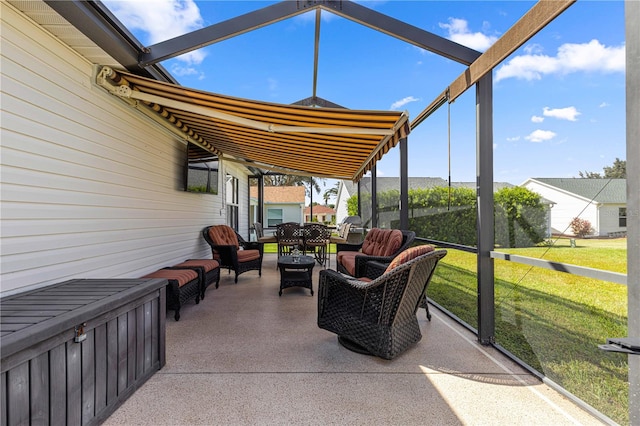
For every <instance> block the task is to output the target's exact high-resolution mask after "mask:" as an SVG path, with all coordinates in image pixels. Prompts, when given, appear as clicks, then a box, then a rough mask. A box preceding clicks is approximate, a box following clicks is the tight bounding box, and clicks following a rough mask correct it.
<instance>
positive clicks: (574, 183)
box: [533, 178, 627, 204]
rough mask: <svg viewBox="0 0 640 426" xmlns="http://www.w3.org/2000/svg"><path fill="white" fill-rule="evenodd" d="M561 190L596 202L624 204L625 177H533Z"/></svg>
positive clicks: (625, 199) (625, 194) (625, 192)
mask: <svg viewBox="0 0 640 426" xmlns="http://www.w3.org/2000/svg"><path fill="white" fill-rule="evenodd" d="M533 179H534V180H536V181H538V182H540V183H543V184H546V185H549V186H554V187H556V188H558V189H561V190H563V191H567V192H570V193H572V194H576V195H579V196H581V197H584V198H588V199H590V200H594V201H596V202H598V203H608V204H626V202H627V180H626V179H608V178H605V179H583V178H533Z"/></svg>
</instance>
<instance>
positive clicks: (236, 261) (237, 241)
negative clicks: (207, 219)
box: [202, 225, 264, 283]
mask: <svg viewBox="0 0 640 426" xmlns="http://www.w3.org/2000/svg"><path fill="white" fill-rule="evenodd" d="M202 236H203V237H204V239H205V241H206V242H207V243H208V244H209V245H210V246H211V252H212V254H213V258H214V259H216V260H217V261H218V262H219V263H220V268H227V269H228V270H229V273H231V270H233V271H234V272H235V274H236V276H235V282H236V283H237V282H238V275H240V274H242V273H244V272H247V271H255V270H257V271H258V274H259V275H260V276H262V257H263V254H264V243H260V242H249V241H245V239H244V238H242V236H241V235H240V234H238V233H237V232H236V231H235V230H234V229H233V228H231V227H230V226H227V225H215V226H207V227H206V228H204V229H203V230H202Z"/></svg>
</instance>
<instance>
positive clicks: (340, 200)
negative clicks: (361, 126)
mask: <svg viewBox="0 0 640 426" xmlns="http://www.w3.org/2000/svg"><path fill="white" fill-rule="evenodd" d="M360 183H361V185H362V186H361V188H363V189H362V190H363V191H370V190H371V189H370V188H371V178H370V177H364V178H362V180H361V181H360ZM448 186H449V182H448V181H447V180H446V179H442V178H439V177H410V178H409V189H420V188H436V187H448ZM476 186H477V184H476V182H451V187H452V188H471V189H475V188H476ZM511 186H514V185H512V184H510V183H508V182H494V183H493V191H494V192H495V191H498V190H500V189H502V188H505V187H511ZM376 189H377V191H378V192H385V191H389V190H392V189H397V190H400V178H399V177H378V178H377V179H376ZM353 195H358V185H357V184H356V183H353V182H351V181H344V180H343V181H340V185H339V187H338V196H337V197H336V223H340V222H342V221H343V220H344V219H345V218H346V217H347V216H349V213H348V211H347V200H348V199H349V198H350V197H352V196H353Z"/></svg>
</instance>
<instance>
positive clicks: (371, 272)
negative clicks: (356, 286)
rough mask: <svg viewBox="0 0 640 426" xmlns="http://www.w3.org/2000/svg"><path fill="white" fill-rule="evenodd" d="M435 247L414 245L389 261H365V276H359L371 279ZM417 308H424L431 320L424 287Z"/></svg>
mask: <svg viewBox="0 0 640 426" xmlns="http://www.w3.org/2000/svg"><path fill="white" fill-rule="evenodd" d="M433 250H435V248H434V247H433V246H432V245H428V244H424V245H420V246H415V247H411V248H408V249H407V250H405V251H403V252H402V253H400V254H399V255H398V256H396V258H395V259H393V261H392V262H390V263H381V262H367V266H366V272H365V276H366V278H365V277H362V278H359V279H360V280H363V281H371V280H373V279H375V278H378V277H379V276H381V275H382V274H384V273H385V272H387V270H391V269H393V268H395V267H396V266H399V265H400V264H402V263H404V262H407V261H409V260H411V259H414V258H416V257H418V256H421V255H423V254H426V253H429V252H432V251H433ZM418 307H419V308H424V309H425V311H426V312H427V320H429V321H431V313H430V312H429V303H428V301H427V291H426V289H425V292H424V295H423V296H422V300H421V302H420V305H419V306H418Z"/></svg>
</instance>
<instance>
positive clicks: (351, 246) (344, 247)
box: [336, 243, 362, 252]
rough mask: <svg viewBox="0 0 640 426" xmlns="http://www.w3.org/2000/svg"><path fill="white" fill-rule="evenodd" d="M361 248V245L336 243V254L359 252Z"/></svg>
mask: <svg viewBox="0 0 640 426" xmlns="http://www.w3.org/2000/svg"><path fill="white" fill-rule="evenodd" d="M361 248H362V243H358V244H351V243H336V252H339V251H359V250H360V249H361Z"/></svg>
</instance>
